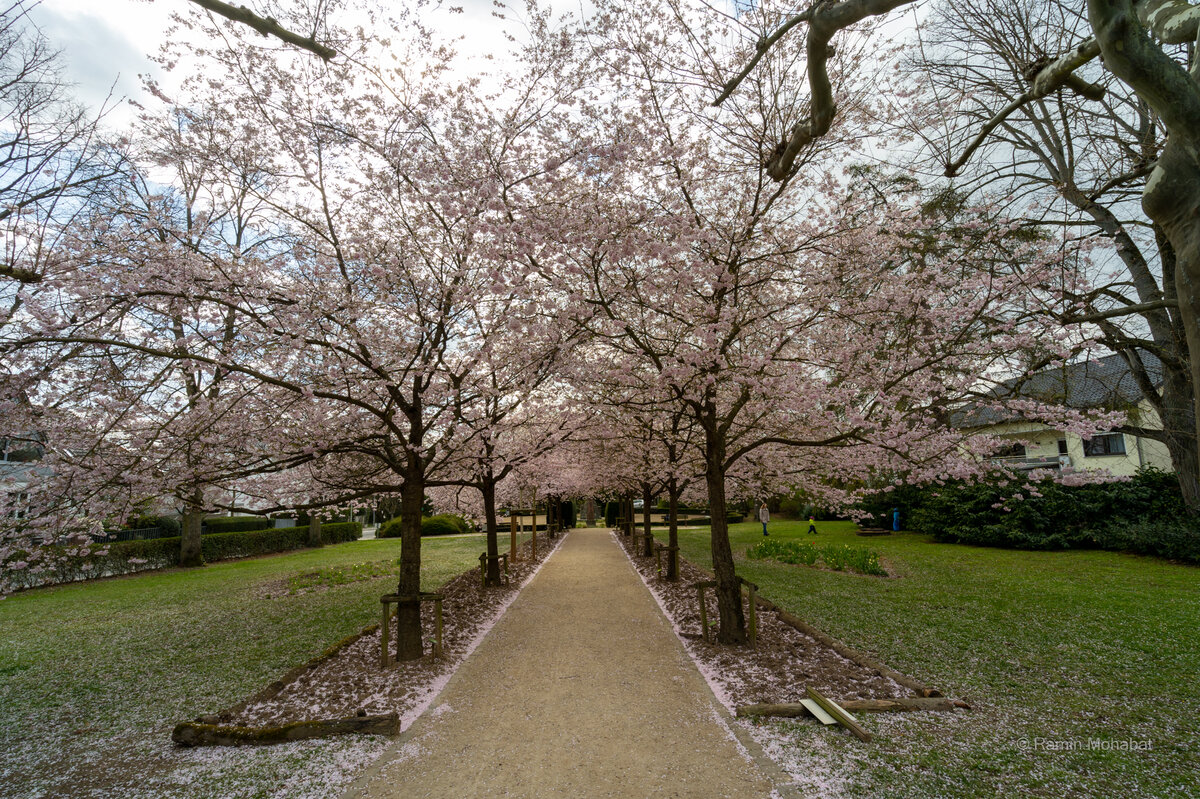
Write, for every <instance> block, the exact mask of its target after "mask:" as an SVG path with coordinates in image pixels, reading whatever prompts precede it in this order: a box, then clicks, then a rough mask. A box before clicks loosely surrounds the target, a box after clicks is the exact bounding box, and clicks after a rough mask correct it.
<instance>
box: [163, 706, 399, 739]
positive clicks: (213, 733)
mask: <svg viewBox="0 0 1200 799" xmlns="http://www.w3.org/2000/svg"><path fill="white" fill-rule="evenodd" d="M399 733H400V716H399V715H398V714H396V713H388V714H387V715H384V716H353V717H351V718H348V719H321V720H317V721H298V722H295V723H294V724H283V725H281V726H278V727H226V726H221V725H218V724H201V723H199V722H194V721H185V722H183V723H181V724H177V725H175V729H174V730H173V731H172V732H171V740H172V741H174V742H175V743H177V744H179V745H180V746H245V745H253V744H278V743H287V742H288V741H301V740H304V739H305V738H327V737H330V736H333V735H398V734H399Z"/></svg>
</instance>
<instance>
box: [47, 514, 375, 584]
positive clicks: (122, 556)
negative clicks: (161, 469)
mask: <svg viewBox="0 0 1200 799" xmlns="http://www.w3.org/2000/svg"><path fill="white" fill-rule="evenodd" d="M361 536H362V525H361V524H359V523H358V522H340V523H337V524H325V525H321V540H322V541H323V542H324V543H326V544H340V543H343V542H346V541H354V540H357V539H358V538H360V537H361ZM181 540H182V539H181V538H180V537H179V536H173V537H171V538H151V539H146V540H142V541H117V542H114V543H109V544H99V545H97V546H96V547H95V549H94V551H93V552H92V553H91V554H89V555H86V556H84V557H81V558H78V557H77V558H67V559H64V560H61V561H59V562H57V563H56V564H55V566H54V568H53V569H51V570H49V571H47V572H43V573H41V574H29V575H28V576H27V578H26V580H25V586H24V587H33V586H36V585H52V584H55V583H66V582H73V581H75V580H83V579H88V578H92V577H105V576H109V575H114V574H130V573H133V572H140V571H148V570H150V569H162V568H166V567H168V566H174V565H175V564H176V563H178V562H179V546H180V542H181ZM306 546H308V528H307V527H287V528H279V529H274V528H272V529H269V530H248V531H245V532H236V533H214V534H212V535H206V536H204V537H203V538H201V539H200V551H201V552H202V553H203V555H204V560H205V562H208V563H211V562H214V561H219V560H228V559H230V558H246V557H251V556H253V555H267V554H271V553H274V552H286V551H288V550H292V549H303V548H305V547H306Z"/></svg>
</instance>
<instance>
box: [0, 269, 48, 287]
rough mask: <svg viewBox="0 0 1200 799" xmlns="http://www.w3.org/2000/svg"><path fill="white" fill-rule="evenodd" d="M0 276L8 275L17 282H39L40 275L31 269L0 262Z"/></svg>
mask: <svg viewBox="0 0 1200 799" xmlns="http://www.w3.org/2000/svg"><path fill="white" fill-rule="evenodd" d="M0 277H10V278H12V279H13V280H16V281H17V282H19V283H41V282H42V276H41V275H39V274H38V273H37V272H35V271H33V270H32V269H22V268H20V267H18V266H8V265H5V264H0Z"/></svg>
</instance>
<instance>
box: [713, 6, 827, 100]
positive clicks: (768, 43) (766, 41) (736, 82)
mask: <svg viewBox="0 0 1200 799" xmlns="http://www.w3.org/2000/svg"><path fill="white" fill-rule="evenodd" d="M812 15H813V8H809V9H808V10H807V11H802V12H800V13H799V14H797V15H795V16H794V17H792V18H791V19H788V20H786V21H785V22H784V23H783V24H782V25H780V26H779V27H778V28H776V29H775V32H774V33H772V34H771V35H770V36H766V37H764V38H762V39H759V40H758V44H757V45H756V46H755V48H754V58H751V59H750V63H748V64H746V66H745V68H744V69H743V70H742V71H741V72H739V73H738V75H737V77H735V78H733V79H732V80H729V81H728V82H726V84H725V86H724V87H723V89H722V90H721V94H720V96H719V97H717V99H715V100H713V105H720V104H721V103H723V102H725V100H726V99H728V97H729V95H731V94H733V92H734V90H735V89H737V87H738V86H740V85H741V83H742V81H744V80H745V79H746V76H747V75H749V74H750V73H751V72H753V71H754V68H755V67H756V66H758V62H759V61H761V60H762V57H763V56H764V55H766V54H767V51H768V50H770V49H771V47H773V46H774V45H775V43H776V42H778V41H779V40H780V39H782V38H783V37H784V35H785V34H786V33H787V32H788V31H790V30H791V29H792V28H794V27H796V26H797V25H799V24H800V23H801V22H807V21H809V20H810V19H812Z"/></svg>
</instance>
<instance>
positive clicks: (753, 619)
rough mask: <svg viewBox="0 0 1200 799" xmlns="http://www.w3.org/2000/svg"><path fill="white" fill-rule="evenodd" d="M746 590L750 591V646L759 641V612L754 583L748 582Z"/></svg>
mask: <svg viewBox="0 0 1200 799" xmlns="http://www.w3.org/2000/svg"><path fill="white" fill-rule="evenodd" d="M746 590H747V591H748V592H749V593H750V646H754V645H755V644H757V643H758V613H757V612H756V610H755V607H756V605H757V603H756V602H755V601H754V583H746Z"/></svg>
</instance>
